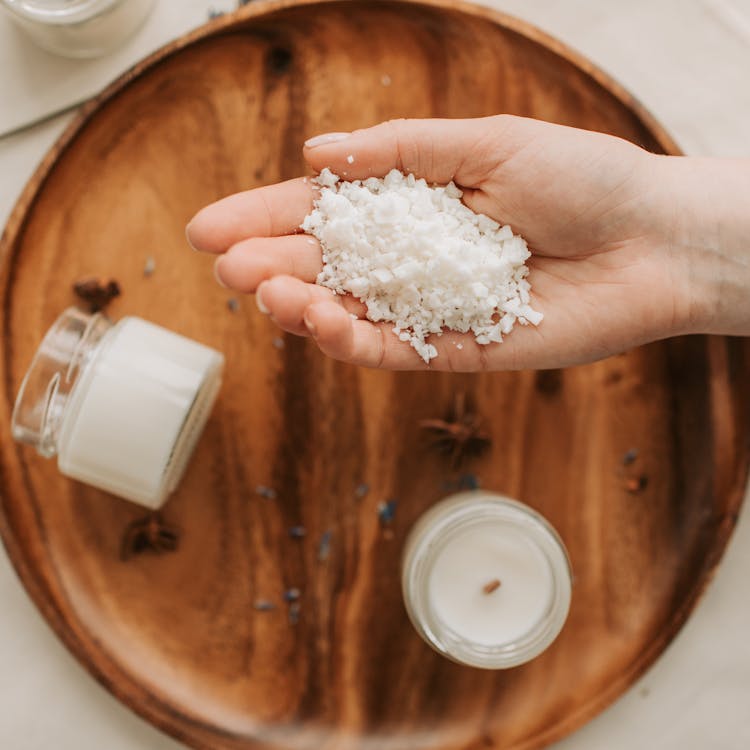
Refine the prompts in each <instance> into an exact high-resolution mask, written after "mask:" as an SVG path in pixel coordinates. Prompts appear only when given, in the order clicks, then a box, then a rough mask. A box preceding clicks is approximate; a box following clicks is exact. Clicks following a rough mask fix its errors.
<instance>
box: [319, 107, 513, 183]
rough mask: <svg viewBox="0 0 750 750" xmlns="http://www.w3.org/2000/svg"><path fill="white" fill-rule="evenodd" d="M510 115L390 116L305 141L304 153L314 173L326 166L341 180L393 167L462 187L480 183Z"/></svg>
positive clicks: (497, 154)
mask: <svg viewBox="0 0 750 750" xmlns="http://www.w3.org/2000/svg"><path fill="white" fill-rule="evenodd" d="M509 122H510V121H509V120H508V119H507V118H506V119H503V118H502V117H486V118H479V119H471V120H448V119H442V120H441V119H429V120H390V121H388V122H383V123H380V124H379V125H375V126H373V127H371V128H364V129H362V130H355V131H354V132H353V133H324V134H323V135H319V136H316V137H314V138H310V139H309V140H307V141H306V142H305V148H304V155H305V159H306V160H307V162H308V164H310V166H311V167H312V168H313V169H314V170H315V171H317V172H320V171H321V170H322V169H323V168H324V167H328V168H329V169H330V170H331V171H332V172H333V173H334V174H336V175H338V176H339V177H340V178H341V179H344V180H358V179H365V178H367V177H384V176H385V175H386V174H388V172H390V171H391V170H392V169H398V170H399V171H401V172H405V173H412V174H414V175H415V176H416V177H424V178H425V179H426V180H427V181H428V182H434V183H438V184H445V183H448V182H450V181H451V180H454V181H455V182H456V183H458V184H460V185H462V186H464V187H474V186H476V185H477V184H478V183H480V182H481V180H482V178H483V177H484V176H486V174H487V172H488V170H489V169H490V167H491V163H492V161H493V159H494V160H497V159H498V158H500V157H501V155H502V154H504V153H505V151H506V150H507V147H506V148H500V146H499V145H498V144H500V145H502V142H503V141H502V133H503V131H504V130H505V129H506V128H507V127H508V125H509Z"/></svg>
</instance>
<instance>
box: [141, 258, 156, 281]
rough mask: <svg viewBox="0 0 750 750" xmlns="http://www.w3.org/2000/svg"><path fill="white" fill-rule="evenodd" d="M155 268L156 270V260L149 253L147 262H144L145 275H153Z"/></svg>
mask: <svg viewBox="0 0 750 750" xmlns="http://www.w3.org/2000/svg"><path fill="white" fill-rule="evenodd" d="M155 270H156V261H155V260H154V258H153V256H152V255H148V256H147V257H146V262H145V263H144V264H143V275H144V276H151V275H153V273H154V271H155Z"/></svg>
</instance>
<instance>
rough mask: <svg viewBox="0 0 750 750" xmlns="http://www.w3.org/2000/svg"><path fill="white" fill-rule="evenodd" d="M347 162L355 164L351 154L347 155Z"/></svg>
mask: <svg viewBox="0 0 750 750" xmlns="http://www.w3.org/2000/svg"><path fill="white" fill-rule="evenodd" d="M346 163H347V164H354V157H353V156H352V155H351V154H349V156H347V157H346Z"/></svg>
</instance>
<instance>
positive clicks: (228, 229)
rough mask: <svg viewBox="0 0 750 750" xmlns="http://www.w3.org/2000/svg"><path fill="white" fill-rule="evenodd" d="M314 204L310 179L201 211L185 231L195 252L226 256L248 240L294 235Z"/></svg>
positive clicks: (242, 195) (227, 200) (264, 189)
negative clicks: (235, 246) (232, 249)
mask: <svg viewBox="0 0 750 750" xmlns="http://www.w3.org/2000/svg"><path fill="white" fill-rule="evenodd" d="M312 205H313V186H312V184H311V183H310V179H309V178H308V177H299V178H297V179H294V180H287V181H286V182H280V183H277V184H276V185H268V186H266V187H261V188H255V189H254V190H246V191H244V192H242V193H235V194H234V195H229V196H227V197H226V198H222V199H221V200H219V201H216V203H212V204H211V205H209V206H206V207H205V208H202V209H201V210H200V211H198V213H197V214H196V215H195V216H194V217H193V218H192V219H191V220H190V223H189V224H188V225H187V227H186V229H185V234H186V236H187V240H188V242H189V243H190V245H191V247H193V248H194V249H195V250H201V251H203V252H207V253H223V252H225V251H226V250H228V249H229V248H230V247H231V246H232V245H235V244H236V243H237V242H239V241H240V240H244V239H248V238H249V237H278V236H281V235H285V234H295V233H297V232H298V231H299V230H300V229H299V228H300V224H302V221H303V220H304V218H305V216H307V214H309V213H310V211H311V210H312Z"/></svg>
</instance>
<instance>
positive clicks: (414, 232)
mask: <svg viewBox="0 0 750 750" xmlns="http://www.w3.org/2000/svg"><path fill="white" fill-rule="evenodd" d="M314 182H315V183H316V184H317V185H318V187H320V194H319V195H318V197H317V199H316V200H315V204H314V207H313V210H312V212H311V213H310V214H309V215H308V216H307V217H305V220H304V222H303V223H302V229H303V230H304V231H305V232H308V233H309V234H312V235H314V236H315V237H316V238H317V239H318V241H319V242H320V244H321V247H322V249H323V270H322V271H321V272H320V274H319V275H318V278H317V283H318V284H320V285H321V286H325V287H328V288H329V289H332V290H333V291H335V292H336V293H337V294H352V295H353V296H355V297H358V298H359V299H361V300H362V302H364V304H365V306H366V308H367V319H368V320H371V321H373V322H380V321H385V322H389V323H393V331H394V333H395V334H396V335H397V336H398V337H399V339H400V340H402V341H408V342H409V344H411V346H413V347H414V349H415V350H416V351H417V352H418V354H419V355H420V356H421V357H422V359H423V360H424V361H425V362H428V363H429V361H430V360H431V359H433V358H434V357H436V356H437V349H436V348H435V347H434V346H433V345H432V344H429V343H428V342H427V341H426V339H427V337H428V336H429V335H430V334H436V335H438V336H439V335H441V334H442V332H443V331H444V330H446V329H449V330H454V331H459V332H461V333H466V332H468V331H471V332H472V333H473V334H474V337H475V339H476V341H477V343H479V344H490V343H495V342H497V343H499V342H501V341H502V340H503V336H504V335H506V334H508V333H510V332H511V330H512V329H513V326H514V324H515V323H516V322H519V323H522V324H524V325H526V324H528V323H531V324H532V325H538V324H539V323H540V322H541V320H542V317H543V316H542V314H541V313H540V312H538V311H536V310H533V309H532V308H531V306H530V292H531V286H530V284H529V282H528V281H527V280H526V276H527V274H528V268H527V267H526V265H525V261H526V260H527V259H528V258H529V257H530V255H531V253H529V250H528V247H527V246H526V242H525V241H524V240H523V238H522V237H519V236H517V235H514V234H513V232H512V230H511V229H510V227H508V226H501V225H500V224H498V222H496V221H495V220H494V219H491V218H490V217H489V216H484V215H482V214H475V213H474V212H473V211H471V209H469V208H468V207H467V206H465V205H464V204H463V203H462V202H461V196H462V193H461V190H460V189H459V188H458V187H456V185H454V184H453V183H452V182H451V183H449V184H448V185H446V186H444V187H430V186H429V185H428V184H427V183H426V182H425V180H423V179H419V180H418V179H416V178H415V177H414V175H412V174H409V175H404V174H402V173H401V172H399V171H398V170H395V169H394V170H392V171H391V172H389V173H388V175H386V177H384V178H383V179H378V178H374V177H370V178H368V179H366V180H355V181H353V182H347V181H341V180H339V178H338V177H337V176H336V175H335V174H333V173H332V172H331V171H330V170H328V169H324V170H323V171H322V172H321V173H320V175H319V176H318V177H317V178H316V179H315V180H314Z"/></svg>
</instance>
